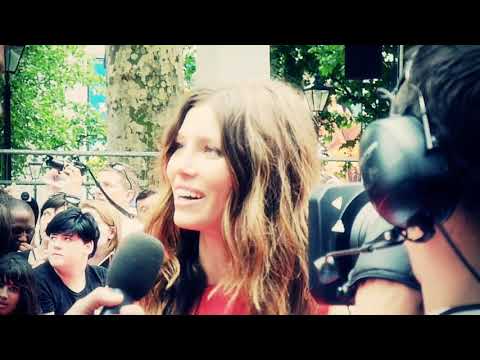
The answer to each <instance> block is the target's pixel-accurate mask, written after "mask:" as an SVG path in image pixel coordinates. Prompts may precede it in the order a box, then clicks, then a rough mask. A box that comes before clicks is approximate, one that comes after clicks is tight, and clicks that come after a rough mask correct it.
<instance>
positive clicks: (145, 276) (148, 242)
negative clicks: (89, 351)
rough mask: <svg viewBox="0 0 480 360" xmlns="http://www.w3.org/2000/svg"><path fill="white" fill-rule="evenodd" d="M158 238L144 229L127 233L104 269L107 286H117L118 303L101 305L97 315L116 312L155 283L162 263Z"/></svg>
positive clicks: (144, 293) (162, 255) (160, 245)
mask: <svg viewBox="0 0 480 360" xmlns="http://www.w3.org/2000/svg"><path fill="white" fill-rule="evenodd" d="M163 258H164V249H163V246H162V244H161V242H160V241H159V240H158V239H156V238H154V237H153V236H150V235H147V234H145V233H133V234H130V235H129V236H127V237H126V238H125V239H124V240H123V241H122V245H120V247H119V248H118V252H117V253H116V254H115V256H114V258H113V260H112V263H111V264H110V267H109V269H108V273H107V286H108V287H111V288H116V289H120V290H121V291H122V293H123V295H124V300H123V302H122V304H120V305H117V306H114V307H104V308H103V309H102V311H101V312H100V315H114V314H119V312H120V307H122V306H123V305H128V304H131V303H133V302H134V301H137V300H140V299H141V298H142V297H144V296H145V295H146V294H147V293H148V292H149V291H150V289H151V288H152V287H153V286H154V285H155V282H156V280H157V277H158V274H159V271H160V269H161V267H162V264H163Z"/></svg>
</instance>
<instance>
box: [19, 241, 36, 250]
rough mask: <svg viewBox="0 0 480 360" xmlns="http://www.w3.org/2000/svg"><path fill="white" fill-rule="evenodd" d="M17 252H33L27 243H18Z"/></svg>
mask: <svg viewBox="0 0 480 360" xmlns="http://www.w3.org/2000/svg"><path fill="white" fill-rule="evenodd" d="M18 250H20V251H28V250H33V246H32V245H31V244H29V243H27V242H23V241H22V242H20V245H19V246H18Z"/></svg>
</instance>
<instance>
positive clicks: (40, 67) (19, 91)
mask: <svg viewBox="0 0 480 360" xmlns="http://www.w3.org/2000/svg"><path fill="white" fill-rule="evenodd" d="M11 86H12V100H11V119H12V142H13V147H14V148H15V149H48V150H50V149H63V150H73V149H79V148H80V145H85V146H86V147H88V146H93V145H95V144H98V143H105V141H106V136H105V124H104V121H103V119H101V117H100V114H99V113H98V112H97V111H96V110H95V109H94V108H92V107H91V106H90V105H89V104H82V103H76V102H73V101H69V100H68V99H67V98H66V96H65V90H67V89H69V88H73V87H74V86H90V87H94V86H96V87H98V89H101V88H102V87H104V79H102V78H100V77H99V76H97V75H95V73H94V70H93V64H92V63H90V59H89V58H88V57H87V55H86V54H85V51H84V47H83V46H78V45H67V46H58V45H30V46H27V47H26V48H25V51H24V54H23V57H22V59H21V62H20V65H19V68H18V71H17V73H15V74H14V75H12V77H11ZM25 162H26V157H24V156H13V172H14V174H13V176H14V178H15V177H19V176H20V175H22V174H26V173H27V170H24V169H25Z"/></svg>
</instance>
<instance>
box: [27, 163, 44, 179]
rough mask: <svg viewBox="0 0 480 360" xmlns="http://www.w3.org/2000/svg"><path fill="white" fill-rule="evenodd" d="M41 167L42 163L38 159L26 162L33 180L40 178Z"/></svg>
mask: <svg viewBox="0 0 480 360" xmlns="http://www.w3.org/2000/svg"><path fill="white" fill-rule="evenodd" d="M42 167H43V163H42V162H38V161H32V162H31V163H29V164H28V168H29V169H30V175H31V176H32V180H33V181H37V180H38V179H40V175H41V173H42Z"/></svg>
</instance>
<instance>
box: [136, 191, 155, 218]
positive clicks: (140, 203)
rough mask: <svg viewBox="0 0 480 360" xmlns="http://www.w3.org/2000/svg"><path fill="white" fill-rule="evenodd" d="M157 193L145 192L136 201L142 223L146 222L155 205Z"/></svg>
mask: <svg viewBox="0 0 480 360" xmlns="http://www.w3.org/2000/svg"><path fill="white" fill-rule="evenodd" d="M156 194H157V192H156V191H153V190H148V189H147V190H143V191H141V192H140V193H139V194H138V195H137V198H136V199H135V205H136V208H137V215H138V218H139V219H140V221H141V222H145V221H146V214H147V213H148V211H149V210H150V209H151V208H152V206H153V205H154V204H155V201H156V197H155V196H154V195H156Z"/></svg>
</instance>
